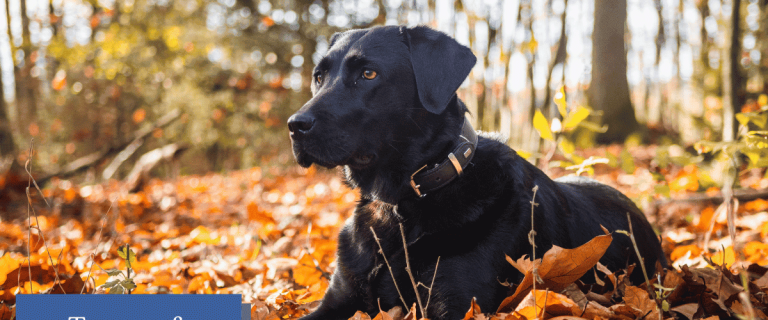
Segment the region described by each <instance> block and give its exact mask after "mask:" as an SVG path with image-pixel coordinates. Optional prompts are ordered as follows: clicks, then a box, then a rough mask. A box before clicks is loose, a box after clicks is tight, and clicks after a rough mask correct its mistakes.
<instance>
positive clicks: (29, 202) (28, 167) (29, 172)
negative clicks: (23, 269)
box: [24, 139, 67, 294]
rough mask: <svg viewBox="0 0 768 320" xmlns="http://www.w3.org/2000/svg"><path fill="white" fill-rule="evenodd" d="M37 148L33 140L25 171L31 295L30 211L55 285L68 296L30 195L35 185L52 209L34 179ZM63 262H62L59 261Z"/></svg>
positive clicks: (28, 265)
mask: <svg viewBox="0 0 768 320" xmlns="http://www.w3.org/2000/svg"><path fill="white" fill-rule="evenodd" d="M34 146H35V139H32V141H31V142H30V144H29V156H28V157H27V161H26V162H25V163H24V170H25V171H27V176H29V179H28V180H27V188H26V189H25V191H26V194H27V223H28V224H27V226H28V228H27V232H28V237H29V241H28V243H27V259H28V261H29V262H28V263H27V268H28V270H29V293H32V259H31V258H30V257H31V255H32V247H31V243H32V216H31V214H30V211H31V213H32V214H34V215H35V223H37V226H36V228H35V229H37V232H38V233H39V234H40V238H41V239H42V240H43V246H44V247H45V252H46V253H47V254H48V259H49V260H50V261H51V267H53V272H54V274H55V275H56V278H55V279H54V283H56V284H58V285H59V288H60V289H61V292H62V293H64V294H67V292H66V291H65V290H64V287H63V286H62V285H61V277H59V270H58V269H59V268H58V267H57V265H56V264H54V262H53V257H52V256H51V250H49V248H48V243H47V242H46V240H45V234H43V230H42V229H40V219H38V218H37V212H35V208H34V207H32V196H31V195H30V193H29V189H30V188H31V187H32V183H34V185H35V188H37V191H38V192H39V193H40V196H41V197H42V198H43V200H45V204H46V205H48V207H49V208H50V207H51V205H50V204H49V203H48V200H46V199H45V195H44V194H43V191H41V190H40V187H39V186H38V185H37V181H35V178H33V177H32V169H31V167H32V164H31V161H32V152H33V151H34ZM59 262H61V261H59Z"/></svg>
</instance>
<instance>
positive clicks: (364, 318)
mask: <svg viewBox="0 0 768 320" xmlns="http://www.w3.org/2000/svg"><path fill="white" fill-rule="evenodd" d="M349 320H371V316H369V315H368V314H367V313H365V312H362V311H358V312H356V313H355V315H354V316H352V317H350V318H349Z"/></svg>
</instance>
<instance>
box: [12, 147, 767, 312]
mask: <svg viewBox="0 0 768 320" xmlns="http://www.w3.org/2000/svg"><path fill="white" fill-rule="evenodd" d="M604 151H605V150H602V151H600V152H604ZM609 151H610V150H609ZM638 152H640V153H643V154H653V153H654V151H653V150H652V148H650V147H649V148H647V149H642V150H640V151H638ZM643 154H640V155H638V154H633V155H634V156H635V158H636V159H635V161H636V169H635V170H634V172H630V173H628V172H625V171H622V170H620V169H617V168H611V167H608V166H603V167H604V168H600V167H598V168H597V169H598V170H596V176H595V178H596V179H598V180H600V181H603V182H605V183H608V184H611V185H613V186H615V187H617V188H619V189H620V190H622V191H623V192H625V193H626V194H628V195H629V196H630V197H632V198H633V199H639V202H640V203H643V202H645V203H646V204H647V203H649V201H650V202H653V201H658V200H659V199H661V196H660V195H658V192H656V191H658V190H657V189H655V188H654V182H653V181H654V178H653V177H652V174H651V171H652V170H650V169H649V168H650V167H651V163H650V161H649V160H647V157H646V158H643ZM653 174H654V175H658V174H661V175H663V180H664V182H663V183H662V184H663V185H664V186H665V187H668V189H669V191H670V196H671V197H672V198H685V197H687V196H689V195H690V194H691V193H692V192H695V191H699V190H700V189H701V188H700V187H699V185H698V184H696V185H693V183H696V181H698V180H699V179H698V178H697V172H696V168H695V167H669V168H665V169H664V170H662V171H660V172H655V173H653ZM741 179H742V180H741V185H742V186H745V187H748V188H752V189H759V188H765V187H766V186H768V179H766V178H765V177H764V176H763V175H762V174H760V173H759V172H757V173H754V174H753V173H751V172H746V173H745V174H742V175H741ZM649 181H650V182H649ZM33 188H34V187H33ZM32 190H33V191H34V189H32ZM708 191H709V192H710V193H712V192H716V191H717V190H708ZM43 195H44V196H45V200H47V201H48V202H49V203H50V205H46V201H45V200H44V199H43V198H42V197H41V196H40V195H39V194H37V193H36V192H32V198H31V204H32V206H31V207H30V208H29V216H28V215H27V213H28V212H27V210H28V209H27V201H26V196H25V195H23V194H21V195H16V196H13V195H10V194H7V196H2V197H0V206H1V207H3V208H11V209H8V211H7V212H4V213H3V215H2V216H0V217H1V219H2V220H0V320H6V319H13V318H14V314H15V300H16V298H15V297H16V294H19V293H68V294H73V293H75V294H79V293H110V292H111V293H116V292H123V293H126V292H131V293H132V294H143V293H200V294H216V293H220V294H221V293H238V294H242V296H243V300H244V302H246V303H251V304H252V310H251V311H252V312H251V318H252V319H290V318H295V317H299V316H301V315H304V314H307V313H308V312H309V311H310V310H311V309H312V308H314V307H316V306H317V304H318V301H319V300H320V299H322V296H323V293H324V291H325V289H326V288H327V285H328V279H329V274H330V273H332V271H333V269H334V268H335V265H334V254H335V249H336V236H337V232H338V228H339V227H340V226H341V224H342V223H343V221H344V220H345V219H346V218H347V217H348V216H349V215H350V214H351V211H352V208H353V207H354V205H355V201H356V198H357V194H356V192H355V191H353V190H350V189H348V188H347V187H346V186H345V185H344V183H343V182H342V180H341V178H340V176H339V175H338V174H337V173H335V172H326V171H319V172H318V171H315V170H314V169H309V170H305V169H299V168H288V169H280V168H253V169H250V170H245V171H238V172H231V173H227V174H225V175H222V174H209V175H205V176H188V177H183V178H178V179H174V180H166V181H163V180H152V181H150V182H148V183H147V184H146V185H145V186H144V188H143V189H142V190H141V191H139V192H137V193H130V192H128V190H127V189H126V187H125V186H124V184H122V183H120V182H115V181H113V182H109V183H106V184H97V185H86V186H76V185H74V184H73V183H71V182H69V181H66V180H53V181H52V183H50V185H49V186H48V187H47V188H46V189H44V190H43ZM20 201H23V202H20ZM3 202H6V203H3ZM8 202H12V203H8ZM659 203H660V202H659ZM717 205H718V204H717V202H716V201H707V200H703V201H681V202H675V201H672V202H669V201H666V202H663V203H661V204H659V205H656V206H645V207H646V209H648V208H652V209H649V210H650V211H649V212H648V213H649V218H650V219H651V220H652V223H653V224H655V225H656V226H658V227H659V228H660V234H661V236H662V240H663V246H664V249H665V252H667V254H668V257H669V260H670V262H671V263H672V265H673V267H670V268H669V269H667V270H646V273H647V275H648V278H649V279H648V282H647V283H646V284H642V285H639V286H632V285H630V284H629V282H628V277H627V275H628V274H630V273H632V272H643V270H640V269H638V268H635V269H630V270H623V271H620V272H618V273H612V272H610V271H608V270H607V269H606V268H604V267H603V266H601V265H600V264H599V263H597V260H598V259H599V258H600V256H601V255H602V251H601V250H603V251H604V250H605V249H604V248H605V247H607V245H608V244H609V243H610V241H611V238H612V237H623V236H626V235H624V234H617V233H614V234H606V235H604V236H600V237H597V238H595V239H593V240H592V241H591V242H589V243H587V244H585V245H584V246H582V247H579V248H576V249H562V248H553V249H552V250H550V251H549V252H546V253H545V255H543V256H542V257H541V259H536V260H535V261H530V260H527V258H522V259H520V260H517V261H513V260H512V259H508V261H509V263H511V264H513V265H514V266H515V267H516V268H518V269H519V270H520V271H521V272H523V273H524V274H526V277H525V279H524V280H523V282H522V283H520V284H509V285H510V296H509V298H507V300H505V301H504V303H502V304H501V305H500V306H499V307H498V309H497V310H479V307H478V306H477V305H476V304H475V303H474V302H473V301H467V302H466V303H467V310H468V312H467V315H466V316H465V319H533V318H558V317H561V318H560V319H563V318H562V317H566V318H569V319H576V318H585V319H671V318H676V319H699V318H708V317H714V318H723V319H726V318H738V317H741V318H744V319H765V318H767V317H766V314H767V313H768V272H767V271H768V268H766V267H765V266H766V265H768V245H766V244H765V243H766V240H768V212H766V210H768V201H765V200H761V199H758V200H752V201H745V202H743V203H742V204H741V205H740V206H739V207H738V210H737V211H736V216H735V222H734V226H735V228H736V234H737V236H736V237H735V240H736V242H735V243H734V242H733V241H732V240H731V239H730V237H729V236H728V232H727V228H726V220H725V217H724V216H725V215H724V214H722V213H721V211H722V210H717V208H718V206H717ZM734 244H735V245H734ZM126 245H128V247H127V248H126ZM601 248H603V249H601ZM126 249H128V250H126ZM131 252H133V253H134V254H131ZM537 258H538V256H537ZM129 266H130V273H129V272H128V269H129ZM587 272H590V273H594V274H595V276H596V278H597V279H598V281H597V284H593V285H584V284H582V283H580V282H579V281H578V279H579V278H580V277H581V276H582V275H583V274H585V273H587ZM129 280H130V281H129ZM384 311H386V312H381V313H379V314H378V315H370V316H375V318H374V319H382V320H383V319H415V318H416V314H417V312H416V307H415V306H414V308H412V309H411V310H402V309H400V308H395V309H393V310H384ZM419 316H421V315H420V314H419ZM369 318H370V317H369V315H366V314H363V313H358V314H356V315H355V316H354V317H353V319H369Z"/></svg>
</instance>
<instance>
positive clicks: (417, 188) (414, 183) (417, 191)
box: [411, 164, 427, 198]
mask: <svg viewBox="0 0 768 320" xmlns="http://www.w3.org/2000/svg"><path fill="white" fill-rule="evenodd" d="M426 167H427V165H426V164H425V165H424V166H422V167H421V168H419V170H416V172H414V173H413V174H412V175H411V188H413V191H416V195H417V196H419V198H423V197H424V196H425V195H426V194H422V193H421V191H419V188H421V185H418V184H416V182H415V181H413V176H415V175H416V174H417V173H419V172H420V171H421V170H424V168H426Z"/></svg>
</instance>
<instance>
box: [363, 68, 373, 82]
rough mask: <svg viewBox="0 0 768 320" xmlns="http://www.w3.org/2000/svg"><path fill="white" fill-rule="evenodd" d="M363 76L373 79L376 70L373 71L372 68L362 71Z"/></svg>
mask: <svg viewBox="0 0 768 320" xmlns="http://www.w3.org/2000/svg"><path fill="white" fill-rule="evenodd" d="M363 78H366V79H368V80H373V79H374V78H376V71H373V70H365V71H363Z"/></svg>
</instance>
